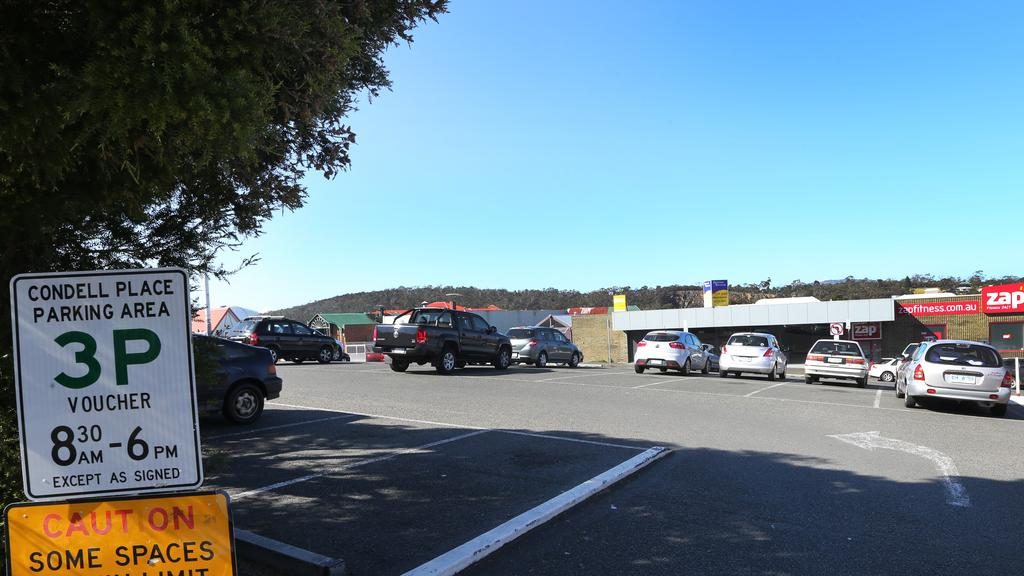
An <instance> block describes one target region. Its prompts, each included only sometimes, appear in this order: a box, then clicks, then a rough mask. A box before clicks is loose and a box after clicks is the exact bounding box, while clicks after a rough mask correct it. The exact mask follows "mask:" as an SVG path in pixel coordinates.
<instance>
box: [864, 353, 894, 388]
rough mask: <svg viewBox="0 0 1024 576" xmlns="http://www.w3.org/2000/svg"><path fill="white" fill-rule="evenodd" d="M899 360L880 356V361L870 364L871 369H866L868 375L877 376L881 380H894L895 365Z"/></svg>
mask: <svg viewBox="0 0 1024 576" xmlns="http://www.w3.org/2000/svg"><path fill="white" fill-rule="evenodd" d="M899 362H900V359H899V358H882V361H881V362H877V363H874V364H872V365H871V369H870V370H868V376H871V377H872V378H878V379H879V380H881V381H882V382H895V381H896V366H897V365H898V364H899Z"/></svg>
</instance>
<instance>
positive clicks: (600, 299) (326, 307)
mask: <svg viewBox="0 0 1024 576" xmlns="http://www.w3.org/2000/svg"><path fill="white" fill-rule="evenodd" d="M1011 282H1024V277H1020V276H1008V277H1000V278H989V277H986V276H984V275H983V274H982V273H981V272H977V273H975V274H974V275H973V276H970V277H967V278H957V277H948V278H935V277H933V276H930V275H914V276H907V277H905V278H903V279H901V280H872V279H867V278H852V277H850V278H845V279H843V280H825V281H820V282H819V281H814V282H813V283H805V282H801V281H799V280H796V281H794V282H792V283H790V284H786V285H782V286H775V285H773V284H772V282H771V279H768V280H765V281H764V282H759V283H757V284H740V285H736V286H730V287H729V301H730V303H732V304H749V303H752V302H754V301H756V300H758V299H760V298H772V297H774V298H780V297H790V296H814V297H815V298H817V299H819V300H853V299H860V298H889V297H890V296H893V295H897V294H907V293H910V292H911V291H913V290H914V289H915V288H940V289H942V290H946V291H954V290H956V289H957V288H958V287H965V286H966V287H970V289H971V291H972V292H977V291H978V290H980V289H981V287H982V286H984V285H986V284H1004V283H1011ZM452 293H456V294H461V295H462V296H459V297H456V298H455V299H456V301H457V302H458V304H460V305H463V306H469V307H484V306H488V305H490V304H493V305H495V306H497V307H499V308H502V309H504V310H562V309H566V308H571V307H575V306H610V305H611V303H612V295H613V294H622V293H625V294H626V301H627V303H628V304H630V305H631V306H632V305H635V306H639V307H640V308H641V309H643V310H656V309H665V308H688V307H694V306H700V305H701V303H702V301H703V289H702V287H701V286H700V285H678V284H677V285H672V286H641V287H639V288H634V287H629V286H612V287H609V288H601V289H599V290H593V291H590V292H579V291H577V290H557V289H555V288H547V289H543V290H502V289H484V288H473V287H471V286H422V287H405V286H400V287H398V288H391V289H388V290H376V291H373V292H356V293H352V294H342V295H339V296H334V297H333V298H326V299H324V300H317V301H316V302H310V303H308V304H303V305H301V306H293V307H291V308H284V309H281V310H274V311H272V313H273V314H281V315H285V316H288V317H291V318H296V319H302V320H308V319H309V318H312V317H313V315H314V314H316V313H318V312H371V311H374V310H377V309H378V307H379V306H384V307H385V308H387V309H398V308H409V307H412V306H415V305H417V304H419V303H420V302H424V301H428V302H434V301H437V300H450V298H448V297H446V296H445V294H452Z"/></svg>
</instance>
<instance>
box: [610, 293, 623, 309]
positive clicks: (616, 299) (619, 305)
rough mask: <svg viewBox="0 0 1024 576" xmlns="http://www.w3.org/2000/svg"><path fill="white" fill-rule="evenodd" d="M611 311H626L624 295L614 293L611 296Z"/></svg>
mask: <svg viewBox="0 0 1024 576" xmlns="http://www.w3.org/2000/svg"><path fill="white" fill-rule="evenodd" d="M612 311H614V312H625V311H626V295H625V294H616V295H614V296H612Z"/></svg>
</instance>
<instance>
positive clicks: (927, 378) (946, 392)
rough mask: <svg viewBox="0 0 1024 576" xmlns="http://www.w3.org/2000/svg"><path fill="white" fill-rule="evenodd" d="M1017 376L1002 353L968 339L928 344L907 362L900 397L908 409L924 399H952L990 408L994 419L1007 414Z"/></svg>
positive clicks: (899, 387) (922, 345) (901, 381)
mask: <svg viewBox="0 0 1024 576" xmlns="http://www.w3.org/2000/svg"><path fill="white" fill-rule="evenodd" d="M1012 385H1013V375H1012V374H1010V372H1009V371H1008V370H1007V369H1006V368H1004V367H1003V359H1002V358H1000V356H999V352H997V351H996V349H995V348H993V347H991V346H989V345H988V344H982V343H981V342H970V341H967V340H936V341H934V342H924V343H922V344H921V346H920V347H918V349H917V350H915V351H914V355H913V357H911V359H910V362H908V363H907V366H906V368H905V369H904V372H903V374H902V375H901V378H900V383H898V384H897V386H896V396H897V397H899V398H903V399H904V403H905V405H906V406H907V408H913V407H915V406H917V403H918V401H919V399H921V398H949V399H951V400H960V401H967V402H977V403H978V404H980V405H982V406H987V407H989V409H990V410H991V413H992V415H993V416H1004V415H1006V406H1007V404H1009V402H1010V387H1011V386H1012Z"/></svg>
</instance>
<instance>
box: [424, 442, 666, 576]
mask: <svg viewBox="0 0 1024 576" xmlns="http://www.w3.org/2000/svg"><path fill="white" fill-rule="evenodd" d="M668 453H669V450H668V449H667V448H663V447H660V446H658V447H655V448H651V449H650V450H647V451H645V452H643V453H642V454H637V455H636V456H634V457H632V458H630V459H629V460H626V461H625V462H623V463H622V464H619V465H618V466H616V467H614V468H612V469H610V470H607V471H605V472H602V473H601V474H598V475H597V476H594V477H593V478H591V479H590V480H587V481H586V482H584V483H582V484H580V485H578V486H576V487H575V488H572V489H571V490H568V491H566V492H562V493H561V494H559V495H558V496H555V497H554V498H552V499H550V500H548V501H547V502H544V503H543V504H540V505H538V506H536V507H534V508H532V509H530V510H527V511H526V512H523V513H522V514H520V515H519V516H516V517H515V518H513V519H511V520H509V521H508V522H505V523H504V524H501V525H499V526H497V527H495V528H493V529H491V530H489V531H487V532H485V533H483V534H481V535H480V536H477V537H476V538H474V539H472V540H470V541H469V542H466V543H465V544H463V545H461V546H459V547H457V548H454V549H452V550H449V551H448V552H445V553H444V554H442V555H440V556H438V557H437V558H434V559H433V560H431V561H430V562H427V563H426V564H423V565H421V566H419V567H417V568H413V569H412V570H410V571H408V572H406V573H405V575H404V576H450V575H452V574H457V573H459V572H460V571H462V570H464V569H466V568H467V567H468V566H470V565H472V564H473V563H475V562H478V561H480V560H482V559H484V558H486V557H487V556H488V555H490V554H493V553H494V552H495V551H497V550H498V549H499V548H501V547H502V546H504V545H505V544H508V543H509V542H512V541H513V540H515V539H516V538H518V537H520V536H522V535H523V534H526V533H527V532H529V531H530V530H532V529H534V528H536V527H538V526H540V525H542V524H544V523H545V522H547V521H549V520H551V519H552V518H554V517H556V516H558V515H559V514H561V513H563V512H565V511H566V510H568V509H570V508H572V507H573V506H576V505H578V504H580V503H582V502H583V501H585V500H587V499H588V498H590V497H591V496H593V495H594V494H597V493H598V492H600V491H602V490H605V489H606V488H608V487H609V486H611V485H612V484H615V483H616V482H618V481H619V480H622V479H623V478H625V477H627V476H629V475H631V474H633V473H635V472H637V471H639V470H641V469H642V468H644V467H645V466H647V465H648V464H650V463H651V462H654V461H655V460H657V459H659V458H661V457H663V456H665V455H666V454H668Z"/></svg>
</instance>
